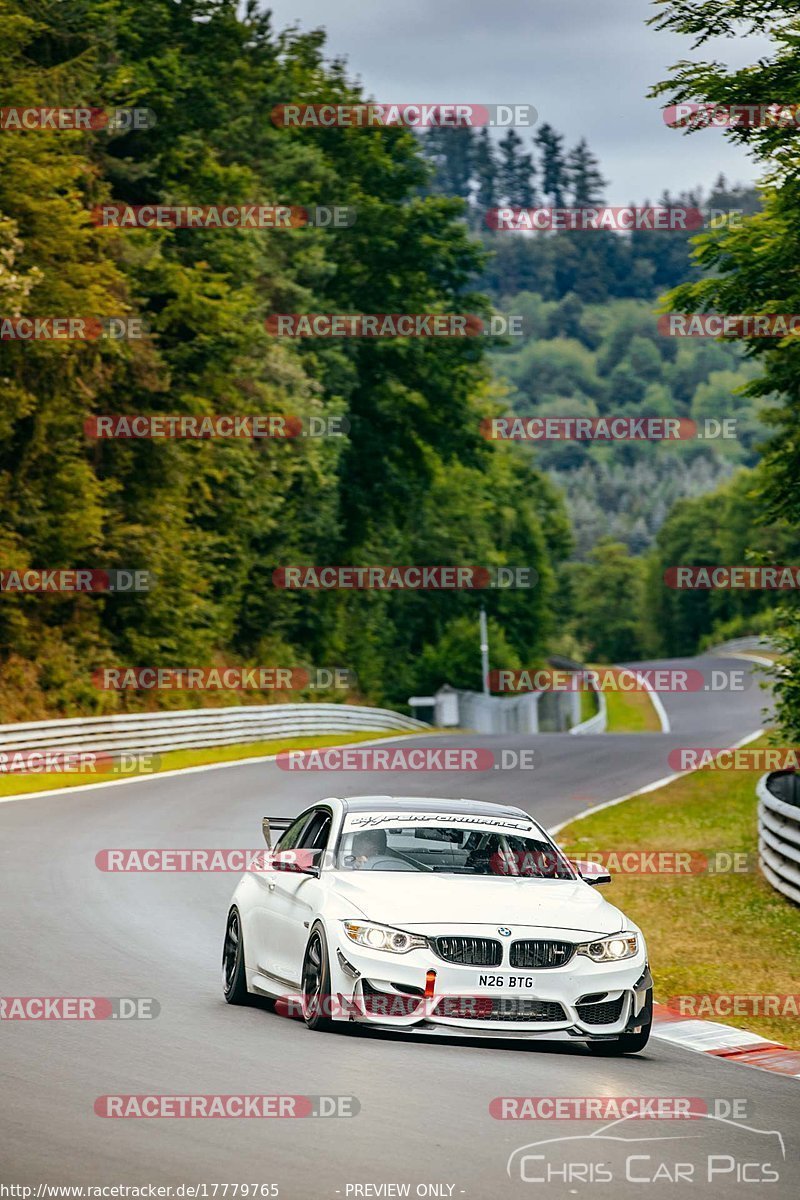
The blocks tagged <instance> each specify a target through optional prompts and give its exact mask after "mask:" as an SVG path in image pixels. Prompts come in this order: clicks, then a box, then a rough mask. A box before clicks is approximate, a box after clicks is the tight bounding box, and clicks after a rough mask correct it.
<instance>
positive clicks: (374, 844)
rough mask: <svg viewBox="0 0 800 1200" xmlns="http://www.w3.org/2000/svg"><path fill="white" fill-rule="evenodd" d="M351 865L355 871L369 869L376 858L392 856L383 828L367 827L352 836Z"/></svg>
mask: <svg viewBox="0 0 800 1200" xmlns="http://www.w3.org/2000/svg"><path fill="white" fill-rule="evenodd" d="M352 853H353V857H354V859H355V861H354V863H353V866H354V868H355V869H356V870H357V871H364V870H367V871H368V870H369V869H370V866H371V864H372V863H373V862H374V861H375V860H376V859H378V858H394V855H393V854H391V853H390V851H389V850H388V848H387V845H386V830H385V829H367V830H365V831H364V832H363V833H357V834H355V835H354V837H353V850H352Z"/></svg>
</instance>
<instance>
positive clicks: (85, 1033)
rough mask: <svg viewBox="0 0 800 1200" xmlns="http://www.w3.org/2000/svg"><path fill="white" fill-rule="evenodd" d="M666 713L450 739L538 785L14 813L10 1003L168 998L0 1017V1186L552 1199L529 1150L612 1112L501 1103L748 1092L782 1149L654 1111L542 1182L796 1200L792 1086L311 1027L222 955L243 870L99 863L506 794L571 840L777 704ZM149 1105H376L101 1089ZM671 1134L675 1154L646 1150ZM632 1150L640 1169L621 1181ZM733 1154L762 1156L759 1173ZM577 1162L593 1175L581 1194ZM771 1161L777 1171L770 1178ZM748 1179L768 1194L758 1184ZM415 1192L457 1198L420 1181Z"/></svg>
mask: <svg viewBox="0 0 800 1200" xmlns="http://www.w3.org/2000/svg"><path fill="white" fill-rule="evenodd" d="M660 665H662V666H663V665H665V664H660ZM672 665H683V666H687V665H689V666H701V667H703V668H704V669H708V670H710V669H711V668H712V667H716V668H719V667H725V666H727V667H741V666H743V665H744V664H742V663H741V661H740V660H735V661H734V660H725V661H723V660H719V659H706V660H691V661H690V662H683V663H678V664H672ZM662 699H663V702H664V705H665V708H666V710H667V713H668V715H669V718H670V721H671V724H672V728H673V732H672V733H671V734H643V735H638V736H626V735H618V736H587V737H570V736H566V735H540V736H539V737H535V738H521V737H508V738H487V737H478V736H475V737H470V736H468V735H463V736H461V737H453V738H450V737H448V738H446V739H443V740H444V741H445V742H446V744H454V745H462V746H465V745H469V746H474V745H490V746H492V747H493V748H494V749H502V748H503V747H505V748H512V749H520V748H530V747H531V746H532V747H533V748H534V750H535V752H536V758H535V761H536V767H535V770H533V771H530V770H527V771H520V770H516V771H510V770H509V771H493V772H486V773H481V774H476V773H471V772H465V773H463V774H458V775H453V774H448V773H435V774H433V773H432V774H428V775H418V774H413V775H412V774H408V775H403V776H393V777H388V776H387V775H386V774H383V775H380V774H370V775H364V774H358V775H353V774H341V773H337V774H333V773H328V774H326V775H324V776H322V775H320V774H319V773H316V774H311V773H302V774H288V773H286V772H284V771H281V770H279V769H278V768H277V767H276V766H275V764H274V763H265V764H260V765H250V766H238V767H237V766H231V767H229V768H226V769H225V770H217V771H208V772H200V773H196V774H190V775H184V776H175V777H172V778H166V779H155V780H151V781H146V782H142V783H135V784H130V785H126V786H124V787H109V788H100V789H96V790H92V791H80V790H76V791H73V792H71V793H70V794H68V795H60V796H52V797H44V798H39V799H37V798H35V797H31V798H30V799H23V800H20V801H16V802H13V803H7V804H0V895H2V907H3V912H4V914H5V916H4V920H3V928H2V936H1V938H0V977H1V978H2V985H1V986H0V994H4V995H15V996H20V995H21V996H34V995H36V996H41V995H67V996H69V995H77V996H80V995H84V996H85V995H96V996H97V995H111V996H153V997H155V998H157V999H158V1001H159V1002H160V1004H161V1014H160V1016H159V1017H158V1019H157V1020H153V1021H127V1022H111V1021H106V1022H63V1021H62V1022H58V1021H51V1022H42V1021H40V1022H24V1021H19V1022H13V1023H12V1022H9V1021H4V1022H0V1061H1V1062H2V1068H1V1069H2V1075H3V1089H2V1095H1V1096H0V1129H2V1135H0V1181H2V1182H4V1183H13V1184H23V1185H28V1186H34V1188H35V1187H36V1185H37V1184H39V1183H40V1182H46V1183H51V1184H84V1185H87V1184H129V1185H135V1184H140V1185H141V1184H147V1183H155V1184H171V1185H173V1187H174V1185H178V1184H181V1183H184V1184H190V1185H197V1184H201V1183H205V1184H207V1185H212V1184H214V1183H219V1184H221V1183H229V1184H233V1183H244V1182H249V1183H251V1184H252V1183H275V1184H277V1185H278V1186H279V1189H280V1193H279V1194H280V1196H281V1197H285V1198H286V1200H306V1198H312V1197H313V1198H316V1197H320V1198H323V1197H336V1196H342V1197H346V1196H348V1195H349V1196H362V1197H363V1196H379V1195H397V1194H403V1192H402V1191H401V1192H399V1193H398V1192H396V1191H387V1190H386V1189H385V1187H384V1189H383V1190H372V1189H371V1188H369V1187H367V1185H373V1187H374V1188H375V1189H379V1188H380V1185H387V1184H400V1185H403V1184H409V1185H410V1191H409V1192H408V1193H407V1194H409V1195H411V1196H414V1195H417V1194H420V1195H422V1194H428V1195H440V1196H449V1195H452V1196H454V1197H459V1196H462V1195H463V1196H468V1197H479V1198H481V1200H483V1198H487V1200H488V1198H489V1197H497V1196H532V1195H536V1194H537V1192H541V1190H542V1188H543V1186H544V1185H543V1184H542V1183H536V1182H522V1181H521V1177H520V1166H519V1163H518V1161H516V1160H515V1164H514V1165H513V1166H512V1174H511V1177H509V1175H508V1174H507V1173H506V1163H507V1160H508V1157H509V1155H510V1154H511V1153H512V1152H513V1151H514V1150H515V1149H517V1148H518V1147H521V1146H524V1145H526V1144H529V1143H532V1142H535V1141H538V1140H541V1139H552V1138H562V1137H574V1136H576V1135H588V1134H590V1133H593V1132H595V1131H597V1129H598V1123H597V1122H596V1121H595V1122H583V1123H579V1122H575V1121H560V1122H552V1121H551V1122H548V1123H547V1124H545V1123H542V1122H535V1121H526V1122H519V1121H518V1122H511V1121H497V1120H494V1119H492V1117H490V1115H489V1112H488V1105H489V1102H490V1100H491V1099H492V1098H493V1097H496V1096H503V1095H506V1096H523V1095H559V1096H627V1095H641V1096H699V1097H702V1098H705V1099H707V1100H709V1101H710V1100H712V1099H714V1098H728V1099H731V1098H742V1099H746V1100H747V1102H748V1105H749V1109H748V1116H747V1119H746V1120H745V1122H744V1123H745V1124H746V1125H749V1126H751V1127H753V1128H754V1129H757V1130H766V1131H776V1130H777V1131H780V1132H781V1133H782V1135H783V1138H784V1142H785V1158H783V1157H782V1152H781V1148H780V1142H779V1139H778V1138H776V1136H774V1135H768V1134H765V1133H755V1132H748V1131H747V1130H743V1129H741V1128H739V1127H738V1126H731V1125H729V1124H725V1123H722V1122H719V1121H714V1120H698V1121H692V1122H655V1121H647V1122H638V1123H628V1124H627V1125H624V1126H621V1127H617V1129H615V1130H613V1131H611V1132H612V1133H614V1134H615V1135H617V1136H618V1137H624V1138H646V1139H648V1140H647V1141H644V1142H641V1141H640V1142H636V1143H635V1144H633V1145H631V1144H630V1143H627V1142H624V1143H623V1142H602V1143H599V1142H598V1141H597V1139H594V1140H593V1141H592V1142H588V1143H587V1142H586V1141H578V1142H574V1143H570V1142H567V1143H561V1144H559V1145H556V1146H549V1147H544V1150H542V1149H541V1148H537V1149H535V1150H533V1151H531V1154H538V1153H544V1154H545V1159H546V1160H547V1161H541V1160H534V1159H532V1158H529V1159H527V1160H526V1161H525V1163H524V1164H523V1175H524V1176H526V1177H527V1178H528V1179H535V1178H543V1172H545V1171H547V1170H548V1167H547V1162H550V1164H551V1166H550V1168H549V1169H551V1170H555V1169H556V1168H558V1170H560V1171H561V1174H560V1175H556V1176H555V1177H553V1176H551V1178H553V1182H551V1183H550V1185H549V1189H548V1190H549V1192H550V1194H551V1195H553V1196H558V1197H560V1196H568V1195H580V1194H582V1193H585V1194H587V1195H590V1196H598V1197H604V1198H605V1197H607V1196H608V1197H610V1196H615V1197H616V1196H619V1195H620V1193H622V1194H623V1195H625V1196H633V1195H634V1194H635V1193H638V1192H639V1191H641V1188H642V1186H643V1184H642V1183H641V1182H633V1180H643V1179H653V1178H654V1177H655V1176H656V1172H657V1170H658V1168H659V1164H664V1165H663V1166H662V1167H661V1168H660V1173H659V1175H658V1176H657V1180H658V1181H657V1182H653V1183H652V1185H651V1186H652V1187H655V1189H656V1190H655V1192H651V1193H650V1194H651V1195H653V1196H656V1197H660V1196H661V1195H662V1194H663V1195H665V1196H666V1195H667V1194H668V1193H669V1194H670V1195H674V1194H675V1191H676V1186H677V1190H680V1191H681V1192H682V1193H683V1194H685V1195H687V1196H691V1195H692V1194H696V1193H697V1192H698V1191H699V1192H700V1193H701V1194H702V1195H703V1196H704V1197H715V1198H716V1197H718V1196H719V1197H722V1196H726V1197H727V1196H730V1195H742V1196H756V1195H761V1194H762V1192H766V1194H768V1195H771V1196H773V1197H780V1198H781V1200H783V1197H789V1196H796V1195H797V1190H798V1189H797V1181H798V1178H800V1154H799V1153H798V1127H799V1126H800V1122H798V1115H799V1114H800V1083H799V1082H798V1081H797V1080H794V1079H791V1078H786V1077H781V1076H777V1075H771V1074H768V1073H767V1072H763V1071H758V1070H748V1069H745V1068H742V1067H738V1066H734V1065H732V1064H730V1063H726V1062H724V1061H722V1060H720V1059H716V1058H712V1057H711V1056H708V1055H702V1056H701V1055H697V1054H693V1053H692V1052H690V1051H685V1050H681V1049H680V1048H677V1047H674V1046H671V1045H669V1044H668V1043H666V1042H660V1041H658V1040H657V1039H653V1040H651V1042H650V1045H649V1046H648V1048H647V1050H646V1051H645V1053H644V1054H642V1055H640V1056H638V1057H635V1058H630V1059H623V1060H613V1059H609V1060H603V1059H596V1058H593V1057H590V1056H589V1054H588V1053H587V1052H586V1051H585V1050H584V1048H583V1046H582V1045H581V1044H580V1043H577V1044H566V1045H564V1044H562V1043H558V1044H557V1043H543V1042H542V1043H533V1044H531V1043H528V1044H525V1045H519V1044H513V1043H503V1042H490V1041H483V1042H481V1041H478V1040H472V1039H471V1040H468V1041H465V1040H458V1041H455V1040H454V1041H453V1042H445V1043H443V1042H435V1043H434V1042H430V1041H423V1040H422V1039H418V1040H407V1039H405V1038H403V1037H402V1036H383V1035H378V1034H369V1035H361V1036H330V1035H322V1034H313V1033H310V1032H308V1031H307V1030H306V1029H305V1027H304V1026H303V1025H302V1024H301V1023H299V1022H296V1021H291V1020H287V1019H285V1018H282V1017H280V1016H277V1015H275V1014H274V1013H271V1012H269V1011H265V1010H262V1009H260V1008H252V1009H235V1008H230V1007H228V1006H227V1005H225V1004H224V1002H223V1000H222V997H221V993H220V984H219V965H218V964H219V957H220V949H221V939H222V932H223V924H224V919H225V912H226V908H227V903H228V900H229V897H230V893H231V891H232V890H233V886H234V884H235V877H233V876H230V875H210V874H203V875H199V874H196V875H191V874H182V875H168V874H154V875H142V876H135V875H113V874H104V873H102V872H100V871H98V870H97V869H96V867H95V865H94V857H95V854H96V853H97V851H98V850H99V849H102V848H104V847H112V846H131V847H146V846H159V847H188V846H197V847H213V846H238V847H242V846H253V847H255V848H257V847H258V846H259V844H260V820H261V816H262V814H264V813H267V812H271V813H274V814H276V815H277V814H281V813H286V814H289V813H294V812H297V811H299V810H300V808H301V807H302V806H304V805H305V804H306V803H307V802H309V801H311V800H313V799H315V798H319V797H321V796H324V795H326V794H331V793H333V792H338V793H339V794H353V793H357V792H386V791H394V792H397V793H401V794H402V793H405V794H414V795H447V796H459V795H471V796H475V797H478V798H485V797H489V798H492V799H495V800H502V801H508V802H512V803H515V804H519V805H521V806H522V807H524V808H526V809H527V810H528V811H530V812H532V813H534V814H535V815H536V816H537V818H538V819H540V820H541V821H543V822H544V823H545V824H548V825H552V824H555V823H556V822H557V821H560V820H564V819H565V818H567V817H569V816H570V815H572V814H574V813H576V812H578V811H579V810H581V809H583V808H585V807H587V806H589V805H591V804H596V803H600V802H602V801H603V800H607V799H611V798H613V797H615V796H618V795H621V794H623V793H627V792H631V791H634V790H635V789H637V788H639V787H641V786H643V785H645V784H647V783H649V782H652V781H654V780H657V779H660V778H663V777H664V776H666V775H669V774H670V773H671V770H670V767H669V765H668V763H667V754H668V752H669V750H670V749H671V748H672V747H674V746H678V745H710V746H724V745H730V744H732V743H733V742H735V741H738V740H739V739H741V738H743V737H745V736H746V735H747V734H748V733H750V732H752V731H753V730H754V729H756V728H757V727H758V726H759V725H761V724H762V714H761V709H762V706H763V703H764V694H763V692H760V691H759V689H758V687H757V686H756V685H755V684H754V685H753V686H750V687H749V688H748V689H747V690H746V691H744V692H742V693H730V692H723V693H719V694H715V693H698V694H692V695H669V694H664V695H663V696H662ZM414 742H415V739H413V738H410V739H409V741H408V743H407V744H414ZM437 744H438V743H437ZM610 898H611V899H612V900H613V888H612V889H611V892H610ZM733 935H734V931H733V930H732V936H733ZM656 970H657V965H656ZM154 1092H155V1093H167V1094H173V1095H174V1094H186V1093H197V1092H200V1093H248V1094H250V1093H292V1094H313V1095H318V1094H321V1093H324V1094H348V1095H354V1096H356V1097H357V1098H358V1100H359V1103H360V1105H361V1111H360V1114H359V1115H358V1116H357V1117H355V1118H351V1119H345V1118H340V1119H328V1120H321V1119H320V1120H312V1119H307V1120H294V1121H292V1120H284V1121H258V1120H216V1121H198V1120H194V1121H192V1120H177V1119H174V1120H116V1121H115V1120H103V1119H101V1118H99V1117H97V1116H95V1115H94V1112H93V1102H94V1099H95V1097H97V1096H99V1095H102V1094H106V1093H113V1094H117V1093H124V1094H128V1093H154ZM665 1137H670V1138H676V1137H679V1138H680V1140H669V1141H653V1140H650V1139H654V1138H659V1139H661V1138H665ZM565 1154H566V1158H565ZM631 1154H634V1155H641V1156H643V1157H641V1158H637V1159H636V1160H635V1161H634V1162H631V1163H629V1164H628V1165H627V1167H626V1159H627V1158H628V1156H629V1155H631ZM708 1155H720V1156H725V1155H728V1156H730V1159H722V1158H721V1159H719V1160H716V1162H715V1164H714V1165H715V1166H716V1167H717V1168H718V1171H719V1172H725V1173H718V1174H717V1175H716V1176H715V1177H714V1178H713V1180H712V1182H710V1183H709V1182H707V1181H706V1175H707V1157H708ZM734 1160H735V1162H736V1163H737V1164H741V1163H743V1162H748V1163H751V1164H758V1165H757V1166H751V1167H749V1168H747V1169H746V1172H745V1169H744V1168H743V1167H742V1166H741V1165H736V1166H734V1165H733V1163H734ZM566 1161H568V1162H571V1163H572V1164H574V1165H573V1166H572V1167H571V1168H570V1170H571V1172H572V1176H571V1179H570V1181H569V1182H567V1181H566V1176H565V1174H564V1173H563V1164H564V1162H566ZM602 1163H605V1167H602V1166H600V1165H599V1164H602ZM676 1163H684V1164H687V1163H691V1164H692V1166H693V1173H692V1175H691V1178H692V1180H693V1182H691V1183H690V1182H688V1181H687V1182H684V1183H683V1184H681V1183H678V1184H677V1185H676V1184H675V1183H674V1182H670V1178H672V1179H674V1176H675V1171H676V1166H675V1164H676ZM766 1163H769V1164H771V1166H769V1167H765V1166H764V1165H763V1164H766ZM770 1171H777V1172H778V1174H779V1177H780V1178H779V1180H778V1182H769V1183H767V1182H766V1181H765V1180H766V1178H768V1173H769V1172H770ZM576 1172H577V1175H576ZM743 1172H745V1173H746V1174H747V1176H748V1178H750V1179H752V1180H753V1182H752V1183H745V1182H737V1174H738V1175H741V1174H742V1173H743ZM765 1172H766V1173H767V1175H765ZM609 1174H610V1175H611V1176H612V1180H611V1181H608V1175H609ZM688 1178H689V1168H688V1167H684V1179H686V1180H688ZM757 1179H761V1180H764V1182H761V1183H758V1182H755V1180H757ZM418 1185H436V1186H437V1187H438V1188H439V1189H440V1190H439V1191H438V1192H437V1191H430V1190H429V1191H428V1192H423V1191H419V1192H418V1191H417V1187H418ZM356 1189H358V1190H356ZM173 1194H175V1193H173ZM217 1194H218V1195H219V1196H220V1197H221V1196H222V1191H221V1190H220V1191H219V1192H218V1193H217ZM200 1195H201V1196H202V1192H201V1193H200ZM207 1195H208V1196H213V1191H212V1190H210V1189H209V1190H208V1192H207ZM228 1195H229V1196H232V1191H231V1192H229V1193H228ZM251 1195H252V1193H251ZM34 1196H35V1191H34Z"/></svg>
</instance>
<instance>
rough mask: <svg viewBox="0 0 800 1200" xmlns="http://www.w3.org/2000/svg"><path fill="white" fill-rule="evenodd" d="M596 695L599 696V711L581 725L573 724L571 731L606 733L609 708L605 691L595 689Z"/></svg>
mask: <svg viewBox="0 0 800 1200" xmlns="http://www.w3.org/2000/svg"><path fill="white" fill-rule="evenodd" d="M595 695H596V696H597V706H598V707H597V712H596V713H595V714H594V716H593V717H588V718H587V719H586V720H585V721H581V723H580V725H573V726H572V729H570V733H578V734H581V733H605V731H606V728H607V726H608V709H607V706H606V697H605V693H604V692H600V691H595Z"/></svg>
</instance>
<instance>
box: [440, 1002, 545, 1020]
mask: <svg viewBox="0 0 800 1200" xmlns="http://www.w3.org/2000/svg"><path fill="white" fill-rule="evenodd" d="M435 1015H436V1016H437V1017H447V1018H449V1019H450V1020H459V1021H529V1022H532V1021H563V1020H565V1014H564V1009H563V1008H562V1007H561V1005H560V1004H555V1003H552V1002H551V1001H549V1000H522V999H518V998H517V997H516V996H444V997H443V998H442V999H441V1000H440V1001H439V1003H438V1005H437V1006H436V1014H435Z"/></svg>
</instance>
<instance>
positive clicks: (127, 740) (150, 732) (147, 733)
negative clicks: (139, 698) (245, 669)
mask: <svg viewBox="0 0 800 1200" xmlns="http://www.w3.org/2000/svg"><path fill="white" fill-rule="evenodd" d="M418 729H421V730H430V725H426V724H425V723H424V722H422V721H417V720H415V719H414V718H413V717H405V716H402V715H401V714H400V713H396V712H390V711H389V710H388V709H385V708H362V707H360V706H358V705H355V704H253V705H242V706H237V707H231V708H192V709H180V710H173V711H170V712H148V713H122V714H118V715H115V716H113V717H71V718H68V719H67V720H62V721H25V722H21V723H17V724H14V725H0V753H4V754H8V753H10V752H13V751H23V750H59V751H63V752H75V753H78V752H81V751H94V750H104V751H109V752H111V751H115V752H119V753H126V752H127V753H134V752H148V753H150V752H152V753H159V752H164V751H166V750H191V749H200V748H202V747H203V746H226V745H231V744H233V743H237V742H261V741H268V740H271V739H273V738H283V737H300V736H301V735H303V734H323V733H350V732H352V733H355V732H357V731H366V732H373V731H374V732H376V733H383V732H387V731H392V730H397V731H398V732H408V731H412V730H418Z"/></svg>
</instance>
